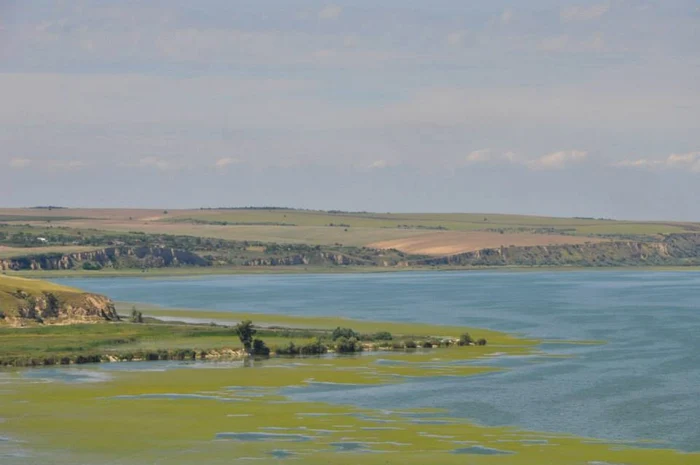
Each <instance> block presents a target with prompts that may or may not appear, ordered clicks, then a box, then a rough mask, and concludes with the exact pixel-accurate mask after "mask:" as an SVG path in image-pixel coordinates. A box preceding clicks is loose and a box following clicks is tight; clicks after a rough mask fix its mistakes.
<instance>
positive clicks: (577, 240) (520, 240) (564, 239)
mask: <svg viewBox="0 0 700 465" xmlns="http://www.w3.org/2000/svg"><path fill="white" fill-rule="evenodd" d="M602 240H604V239H598V238H590V237H576V236H562V235H556V234H530V233H520V234H515V233H513V234H499V233H493V232H447V231H445V232H442V231H441V232H434V233H428V234H422V235H419V236H414V237H408V238H404V239H392V240H389V241H380V242H374V243H371V244H369V245H368V247H371V248H375V249H396V250H401V251H402V252H406V253H411V254H419V255H435V256H445V255H454V254H459V253H465V252H474V251H477V250H481V249H491V248H498V247H502V246H510V245H518V246H535V245H557V244H584V243H586V242H600V241H602Z"/></svg>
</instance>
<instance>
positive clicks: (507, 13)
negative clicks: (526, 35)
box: [501, 8, 515, 24]
mask: <svg viewBox="0 0 700 465" xmlns="http://www.w3.org/2000/svg"><path fill="white" fill-rule="evenodd" d="M514 16H515V11H514V10H513V9H512V8H506V9H505V10H503V13H501V23H502V24H510V22H511V21H513V17H514Z"/></svg>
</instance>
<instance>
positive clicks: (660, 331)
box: [56, 271, 700, 451]
mask: <svg viewBox="0 0 700 465" xmlns="http://www.w3.org/2000/svg"><path fill="white" fill-rule="evenodd" d="M56 281H59V282H61V283H63V284H67V285H71V286H76V287H80V288H83V289H86V290H90V291H94V292H99V293H103V294H106V295H108V296H110V297H112V298H113V299H115V300H122V301H129V302H143V303H149V304H157V305H161V306H166V307H178V308H192V309H198V308H199V309H214V310H223V311H225V310H230V311H246V312H254V313H284V314H290V315H306V316H314V315H319V316H321V315H342V316H346V317H350V318H356V319H368V320H389V321H410V322H425V323H439V324H455V325H469V326H481V327H486V328H492V329H497V330H503V331H509V332H516V333H520V334H524V335H527V336H534V337H538V338H544V339H579V340H580V339H589V340H590V339H594V340H604V341H606V342H607V343H606V344H603V345H594V346H591V345H585V346H561V345H556V344H544V345H543V347H544V348H545V349H546V350H548V351H552V352H555V353H566V354H570V355H573V357H571V358H565V359H560V358H559V359H552V358H546V359H542V358H540V359H536V360H533V359H532V358H517V359H511V360H508V361H507V364H508V366H509V370H508V371H505V372H502V373H495V374H488V375H480V376H473V377H468V378H438V379H435V378H432V379H421V380H411V381H410V382H407V383H404V384H400V385H391V386H369V387H354V388H343V387H338V386H328V385H325V386H310V387H306V388H298V389H292V390H289V391H287V394H289V395H291V396H293V397H294V398H296V399H299V400H318V401H328V402H335V403H350V404H354V405H359V406H363V407H372V408H414V407H441V408H446V409H448V410H449V412H450V414H451V415H453V416H464V417H468V418H471V419H473V420H474V421H476V422H479V423H482V424H488V425H513V426H518V427H523V428H527V429H534V430H539V431H553V432H566V433H573V434H576V435H580V436H590V437H597V438H607V439H615V440H621V441H628V440H640V439H654V440H659V441H662V442H663V443H664V445H666V446H668V447H674V448H677V449H683V450H688V451H700V420H698V419H699V418H700V273H692V272H687V273H685V272H684V273H671V272H661V273H655V272H612V271H597V272H567V273H562V272H556V273H555V272H546V273H544V272H543V273H510V272H484V273H475V272H454V273H452V272H451V273H394V274H343V275H293V276H289V275H262V276H214V277H197V278H192V279H182V278H178V279H143V278H100V279H62V280H56Z"/></svg>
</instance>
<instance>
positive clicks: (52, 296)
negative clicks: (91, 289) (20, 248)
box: [0, 275, 119, 326]
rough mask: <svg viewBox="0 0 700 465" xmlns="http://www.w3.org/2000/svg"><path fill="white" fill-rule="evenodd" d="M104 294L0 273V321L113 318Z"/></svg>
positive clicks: (17, 323)
mask: <svg viewBox="0 0 700 465" xmlns="http://www.w3.org/2000/svg"><path fill="white" fill-rule="evenodd" d="M116 320H119V316H118V315H117V312H116V310H115V308H114V303H113V302H112V301H111V300H110V299H108V298H107V297H104V296H101V295H97V294H89V293H86V292H82V291H80V290H78V289H73V288H70V287H66V286H59V285H57V284H53V283H50V282H47V281H40V280H36V279H24V278H17V277H10V276H4V275H0V324H7V325H12V326H22V325H27V324H41V323H46V324H70V323H85V322H98V321H116Z"/></svg>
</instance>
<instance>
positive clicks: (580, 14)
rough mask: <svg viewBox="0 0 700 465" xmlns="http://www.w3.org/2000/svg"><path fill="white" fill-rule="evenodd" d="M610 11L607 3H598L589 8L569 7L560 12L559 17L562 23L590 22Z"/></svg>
mask: <svg viewBox="0 0 700 465" xmlns="http://www.w3.org/2000/svg"><path fill="white" fill-rule="evenodd" d="M609 10H610V5H609V4H608V3H599V4H596V5H590V6H578V5H574V6H570V7H568V8H564V9H563V10H561V12H560V14H559V17H560V18H561V20H562V21H564V22H569V21H590V20H591V19H596V18H600V17H601V16H603V15H604V14H606V13H607V12H608V11H609Z"/></svg>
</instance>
